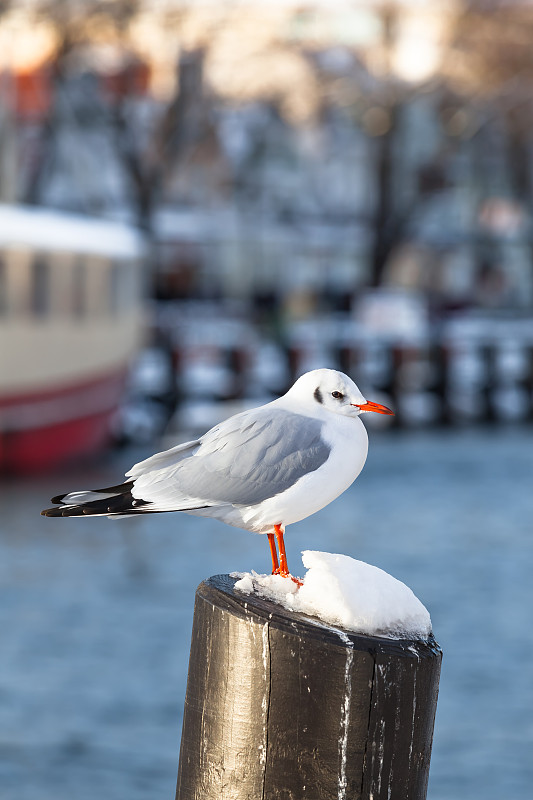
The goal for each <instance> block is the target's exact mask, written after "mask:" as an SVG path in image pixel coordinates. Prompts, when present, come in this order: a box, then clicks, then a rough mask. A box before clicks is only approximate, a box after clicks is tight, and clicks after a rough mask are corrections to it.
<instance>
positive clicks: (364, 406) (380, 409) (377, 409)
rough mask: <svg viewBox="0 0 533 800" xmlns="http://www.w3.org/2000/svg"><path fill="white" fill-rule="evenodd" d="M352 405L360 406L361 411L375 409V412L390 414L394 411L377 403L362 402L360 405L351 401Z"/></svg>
mask: <svg viewBox="0 0 533 800" xmlns="http://www.w3.org/2000/svg"><path fill="white" fill-rule="evenodd" d="M352 406H355V407H356V408H360V409H361V411H375V412H376V414H392V415H393V416H394V411H391V410H390V408H387V406H382V405H380V404H379V403H362V404H361V405H359V404H358V403H352Z"/></svg>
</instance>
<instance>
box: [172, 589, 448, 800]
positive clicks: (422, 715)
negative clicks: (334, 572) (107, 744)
mask: <svg viewBox="0 0 533 800" xmlns="http://www.w3.org/2000/svg"><path fill="white" fill-rule="evenodd" d="M234 584H235V580H234V579H232V578H231V577H230V576H228V575H218V576H215V577H213V578H210V579H209V580H207V581H205V582H204V583H201V584H200V586H199V587H198V590H197V592H196V604H195V611H194V624H193V633H192V644H191V655H190V662H189V677H188V683H187V694H186V699H185V713H184V720H183V734H182V741H181V753H180V762H179V769H178V785H177V791H176V800H330V799H331V800H359V798H364V799H365V800H371V799H372V800H382V799H383V800H385V798H391V799H392V800H424V798H425V797H426V791H427V781H428V774H429V763H430V756H431V745H432V738H433V724H434V719H435V711H436V705H437V694H438V684H439V675H440V664H441V658H442V653H441V651H440V649H439V647H438V645H437V643H436V642H435V640H434V639H430V640H429V641H427V642H426V641H418V640H403V639H400V640H398V639H386V638H381V637H374V636H360V635H356V634H352V633H349V632H345V631H342V630H340V629H336V628H332V627H330V626H327V625H324V624H322V623H320V621H319V620H315V619H313V618H310V617H306V616H304V615H302V614H297V613H292V612H290V611H286V610H285V609H283V608H281V607H280V606H279V605H276V604H274V603H272V602H270V601H268V600H263V599H261V598H259V597H257V596H255V595H254V596H249V595H245V594H241V593H239V592H237V591H236V590H234Z"/></svg>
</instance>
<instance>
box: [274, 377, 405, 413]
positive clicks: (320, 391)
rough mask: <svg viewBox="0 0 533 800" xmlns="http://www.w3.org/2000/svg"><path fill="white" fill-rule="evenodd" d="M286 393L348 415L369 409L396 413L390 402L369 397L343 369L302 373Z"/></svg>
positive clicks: (293, 397) (327, 409)
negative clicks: (371, 399)
mask: <svg viewBox="0 0 533 800" xmlns="http://www.w3.org/2000/svg"><path fill="white" fill-rule="evenodd" d="M287 396H288V397H290V398H291V399H294V400H295V401H300V402H302V403H305V405H307V406H309V404H310V403H314V404H315V407H318V406H319V407H321V408H323V409H325V410H326V411H331V412H333V413H334V414H341V415H342V416H345V417H358V416H359V415H360V414H364V413H365V412H367V411H374V412H376V413H377V414H394V411H391V410H390V408H387V406H382V405H380V404H379V403H372V402H369V401H367V399H366V397H364V396H363V395H362V394H361V391H360V389H359V388H358V387H357V386H356V384H355V383H354V382H353V381H352V379H351V378H349V377H348V376H347V375H345V374H344V372H338V371H337V370H335V369H314V370H312V371H311V372H306V373H305V375H302V376H301V377H300V378H298V380H297V381H296V383H295V384H294V386H292V388H291V389H289V391H288V392H287Z"/></svg>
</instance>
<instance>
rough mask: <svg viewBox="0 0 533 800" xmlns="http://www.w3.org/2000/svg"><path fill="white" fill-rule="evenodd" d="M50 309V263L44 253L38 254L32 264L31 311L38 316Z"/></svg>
mask: <svg viewBox="0 0 533 800" xmlns="http://www.w3.org/2000/svg"><path fill="white" fill-rule="evenodd" d="M49 310H50V265H49V264H48V261H47V260H46V259H45V257H44V256H43V255H37V256H36V257H35V259H34V260H33V262H32V265H31V286H30V311H31V313H32V314H35V316H37V317H43V316H45V315H46V314H47V313H48V312H49Z"/></svg>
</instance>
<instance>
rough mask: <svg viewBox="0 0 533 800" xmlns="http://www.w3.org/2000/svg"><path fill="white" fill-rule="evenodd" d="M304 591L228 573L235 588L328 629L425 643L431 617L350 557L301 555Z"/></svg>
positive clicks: (399, 587) (390, 581) (388, 578)
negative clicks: (310, 617)
mask: <svg viewBox="0 0 533 800" xmlns="http://www.w3.org/2000/svg"><path fill="white" fill-rule="evenodd" d="M302 561H303V563H304V566H305V567H306V568H307V573H306V575H305V577H304V579H303V586H301V587H300V588H298V586H297V585H296V584H295V583H294V582H293V581H291V580H290V579H289V578H282V577H281V576H280V575H258V574H257V573H256V572H251V573H250V572H244V573H232V577H236V578H239V580H238V581H237V583H236V584H235V589H236V590H237V591H239V592H242V593H243V594H257V595H259V596H260V597H264V598H266V599H268V600H272V601H274V602H275V603H279V605H281V606H283V607H284V608H287V609H288V610H289V611H298V612H300V613H302V614H308V615H311V616H315V617H318V618H319V619H320V620H322V621H323V622H325V623H327V624H328V625H340V626H341V627H342V628H344V629H345V630H349V631H353V632H354V633H363V634H367V635H370V636H386V637H389V638H394V639H425V638H427V637H428V636H429V634H430V633H431V619H430V616H429V612H428V611H427V609H426V608H425V607H424V606H423V605H422V603H421V602H420V600H418V598H417V597H415V595H414V594H413V592H412V591H411V589H410V588H409V587H408V586H406V585H405V583H402V582H401V581H399V580H397V579H396V578H393V577H392V575H389V574H388V573H387V572H384V570H382V569H379V568H378V567H373V566H371V565H370V564H365V562H364V561H357V560H356V559H354V558H350V556H345V555H339V554H335V553H321V552H319V551H318V550H304V551H303V553H302Z"/></svg>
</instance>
